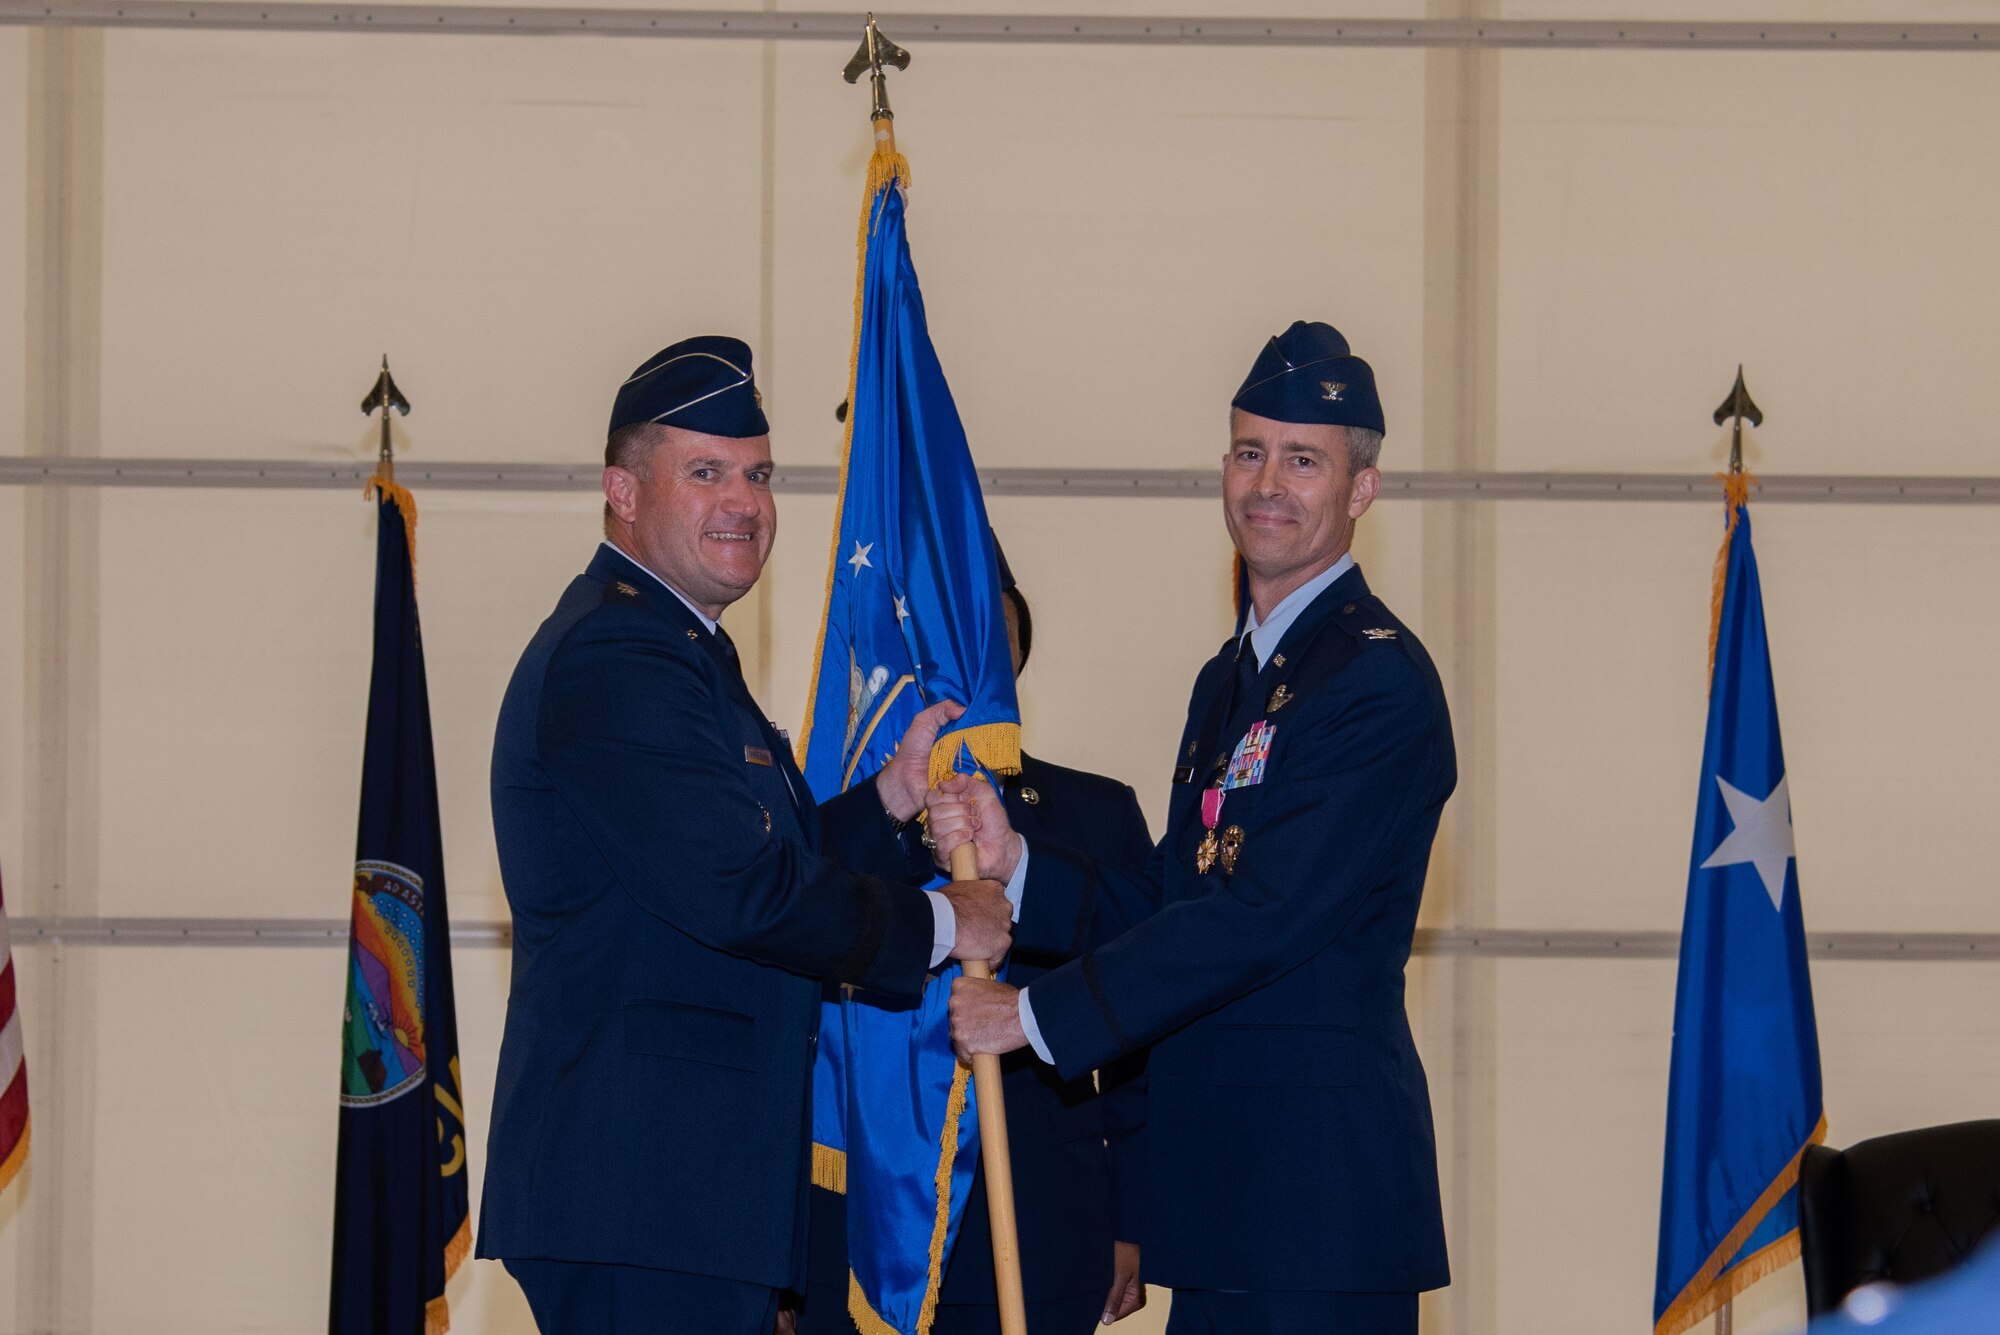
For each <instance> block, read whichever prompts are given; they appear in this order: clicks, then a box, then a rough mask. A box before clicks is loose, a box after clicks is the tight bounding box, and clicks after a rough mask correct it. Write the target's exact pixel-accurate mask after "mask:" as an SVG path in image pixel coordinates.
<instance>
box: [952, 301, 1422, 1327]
mask: <svg viewBox="0 0 2000 1335" xmlns="http://www.w3.org/2000/svg"><path fill="white" fill-rule="evenodd" d="M1382 432H1383V418H1382V408H1381V403H1380V400H1379V399H1378V398H1377V396H1376V391H1375V381H1374V374H1373V372H1372V371H1371V369H1370V368H1369V366H1368V364H1367V363H1366V362H1365V361H1363V360H1362V359H1361V358H1359V357H1356V356H1354V355H1352V353H1351V352H1350V351H1349V348H1348V345H1347V342H1346V340H1345V339H1343V338H1342V337H1341V336H1340V334H1339V333H1338V331H1336V330H1334V329H1333V328H1332V327H1330V326H1328V325H1325V324H1318V323H1313V324H1308V323H1305V322H1300V323H1296V324H1294V325H1293V326H1292V327H1291V328H1290V329H1288V330H1286V331H1285V332H1284V333H1283V334H1281V335H1279V336H1277V337H1275V338H1273V339H1271V340H1270V342H1269V343H1268V344H1267V345H1266V346H1265V348H1264V350H1263V351H1262V353H1261V354H1260V355H1259V356H1258V358H1257V361H1256V364H1255V365H1254V366H1253V367H1252V368H1251V371H1250V374H1249V376H1248V377H1247V378H1246V379H1245V381H1244V383H1243V386H1242V388H1241V389H1239V390H1238V391H1237V394H1236V397H1235V399H1234V401H1233V403H1232V405H1231V413H1230V445H1229V449H1228V451H1227V453H1226V454H1225V455H1224V457H1223V473H1222V479H1223V517H1224V521H1225V522H1226V524H1227V525H1228V528H1229V533H1230V536H1231V538H1232V539H1233V540H1234V541H1235V544H1236V549H1237V551H1238V553H1239V554H1240V555H1241V557H1242V562H1243V567H1244V572H1245V574H1246V576H1247V578H1248V595H1249V596H1248V598H1247V600H1246V603H1247V605H1246V608H1245V617H1244V624H1243V626H1242V629H1241V630H1240V632H1239V634H1238V635H1236V636H1234V637H1232V638H1231V639H1230V640H1229V641H1228V642H1226V643H1225V644H1224V645H1223V647H1222V649H1221V651H1220V652H1219V653H1218V654H1217V655H1216V656H1215V657H1214V658H1213V659H1212V660H1210V661H1209V663H1208V664H1207V665H1206V666H1205V667H1204V668H1203V669H1202V671H1201V674H1200V676H1199V677H1198V678H1197V679H1196V681H1195V686H1194V693H1193V697H1192V699H1191V700H1190V702H1189V707H1188V716H1187V721H1186V723H1185V725H1184V726H1183V729H1182V732H1181V737H1180V743H1179V747H1178V749H1177V751H1176V768H1175V770H1174V772H1173V787H1172V792H1171V795H1170V799H1169V806H1168V812H1167V828H1166V833H1165V836H1164V837H1163V838H1162V839H1161V840H1160V842H1159V844H1158V845H1157V846H1156V847H1155V849H1154V850H1153V855H1152V858H1151V860H1150V862H1149V863H1148V865H1147V867H1146V869H1145V870H1144V871H1143V872H1138V873H1134V872H1132V871H1129V870H1126V869H1122V868H1120V867H1119V866H1117V865H1115V864H1110V863H1092V862H1090V861H1088V860H1086V859H1083V858H1079V857H1077V856H1075V855H1074V854H1072V853H1070V852H1068V851H1066V850H1064V849H1063V848H1061V847H1060V846H1058V845H1055V844H1053V843H1048V842H1045V841H1042V840H1038V839H1029V840H1023V839H1022V838H1021V837H1020V836H1019V835H1017V834H1015V833H1014V831H1013V830H1012V829H1010V828H1009V825H1008V822H1007V819H1006V815H1005V812H1004V811H1003V809H1002V808H1001V806H1000V805H999V803H998V801H997V800H996V799H995V797H994V795H993V794H992V792H991V791H990V789H988V788H987V787H986V785H984V784H981V783H976V782H969V781H965V780H954V781H951V782H949V783H948V784H947V785H946V791H945V792H944V793H942V794H936V795H933V797H932V800H931V803H930V824H931V829H932V832H933V834H934V836H935V838H936V839H937V841H938V843H939V846H940V848H941V849H946V850H949V849H950V848H951V847H953V846H954V845H956V844H959V843H963V842H964V841H965V840H967V839H968V838H971V839H972V840H973V841H974V843H975V844H976V846H977V848H978V851H979V864H980V873H981V874H982V875H985V876H991V877H995V878H997V879H1000V880H1002V881H1005V880H1008V879H1009V878H1011V877H1012V876H1014V875H1015V873H1016V871H1017V870H1018V869H1019V863H1020V860H1021V859H1022V858H1026V859H1027V863H1028V865H1027V868H1026V873H1025V878H1024V885H1025V891H1024V894H1023V898H1022V905H1023V913H1024V915H1025V913H1026V912H1027V911H1028V907H1029V906H1031V905H1033V904H1034V903H1035V901H1036V898H1037V897H1038V896H1047V897H1049V898H1051V899H1055V900H1060V901H1074V900H1076V899H1078V898H1080V897H1081V898H1085V899H1087V898H1088V897H1089V896H1090V895H1091V894H1103V895H1111V896H1115V897H1116V898H1118V899H1120V900H1127V901H1129V900H1132V899H1135V898H1136V899H1144V898H1148V897H1152V898H1156V899H1157V901H1158V902H1160V903H1161V905H1162V907H1161V908H1160V909H1159V911H1158V912H1157V913H1154V914H1153V915H1152V916H1150V917H1148V918H1146V919H1145V920H1144V921H1141V922H1140V923H1138V925H1136V926H1135V927H1133V928H1132V929H1131V930H1130V931H1127V932H1125V933H1124V934H1123V935H1121V936H1119V937H1117V938H1116V939H1115V940H1112V941H1110V942H1108V943H1105V944H1099V945H1093V946H1092V947H1091V948H1089V949H1086V950H1085V951H1084V952H1083V953H1082V954H1081V955H1080V956H1079V957H1078V958H1077V959H1076V960H1075V961H1073V962H1072V963H1069V964H1066V965H1064V966H1062V967H1061V968H1058V969H1055V970H1053V971H1051V972H1049V973H1047V974H1044V975H1042V976H1040V977H1038V978H1036V979H1034V980H1033V981H1032V983H1031V984H1030V986H1028V987H1027V988H1026V989H1025V990H1017V989H1015V988H1013V987H1009V986H1007V985H1005V984H1002V983H997V982H990V981H979V980H972V979H960V980H958V981H957V983H956V984H955V988H954V994H953V998H952V1021H953V1035H954V1038H955V1040H956V1041H957V1043H958V1045H959V1047H960V1049H961V1051H962V1052H963V1053H972V1052H1010V1051H1013V1050H1015V1049H1018V1048H1022V1047H1032V1049H1033V1050H1034V1052H1035V1054H1036V1055H1037V1056H1038V1057H1039V1058H1040V1059H1041V1060H1042V1061H1044V1062H1048V1063H1050V1064H1051V1065H1053V1066H1054V1068H1055V1069H1056V1071H1057V1072H1058V1073H1059V1074H1060V1075H1062V1076H1064V1077H1066V1078H1067V1077H1074V1076H1076V1075H1078V1074H1081V1073H1083V1072H1086V1071H1089V1070H1091V1069H1092V1068H1095V1067H1102V1066H1105V1065H1106V1064H1108V1063H1111V1062H1113V1061H1115V1060H1116V1059H1117V1058H1118V1057H1119V1056H1120V1055H1121V1054H1124V1053H1128V1052H1132V1051H1135V1050H1137V1049H1139V1048H1141V1047H1142V1046H1144V1045H1146V1044H1152V1045H1153V1046H1152V1055H1151V1057H1150V1060H1149V1064H1148V1078H1149V1083H1150V1097H1149V1104H1148V1110H1147V1129H1146V1142H1145V1144H1146V1149H1145V1167H1144V1179H1145V1190H1146V1193H1147V1211H1146V1216H1145V1218H1146V1225H1147V1227H1146V1229H1145V1231H1144V1235H1143V1236H1142V1237H1141V1238H1140V1239H1138V1241H1140V1242H1142V1243H1143V1245H1144V1253H1145V1263H1146V1278H1147V1280H1148V1281H1149V1282H1152V1283H1155V1284H1163V1285H1166V1286H1169V1287H1171V1288H1172V1289H1173V1290H1174V1301H1173V1308H1172V1311H1171V1314H1170V1317H1169V1320H1168V1326H1167V1329H1168V1331H1169V1335H1206V1333H1208V1332H1214V1333H1216V1335H1222V1333H1223V1332H1229V1333H1231V1335H1238V1333H1240V1335H1252V1333H1261V1332H1279V1331H1288V1332H1290V1331H1302V1330H1312V1331H1321V1332H1333V1333H1335V1335H1413V1332H1414V1331H1415V1330H1416V1328H1417V1294H1418V1293H1419V1292H1421V1291H1424V1290H1427V1289H1434V1288H1439V1287H1442V1286H1443V1285H1444V1284H1446V1283H1448V1282H1449V1275H1448V1269H1447V1264H1446V1258H1445V1241H1444V1226H1443V1217H1442V1210H1441V1208H1440V1204H1439V1196H1438V1180H1437V1151H1436V1142H1435V1136H1434V1133H1433V1130H1432V1124H1431V1109H1430V1095H1429V1089H1428V1086H1427V1084H1426V1082H1425V1079H1424V1071H1423V1066H1422V1064H1421V1063H1420V1062H1419V1060H1418V1058H1417V1052H1416V1048H1415V1045H1414V1044H1413V1042H1412V1040H1411V1035H1410V1028H1409V1021H1408V1018H1407V1016H1406V1014H1405V1012H1404V1005H1403V969H1404V965H1405V963H1406V961H1407V960H1408V957H1409V953H1410V944H1411V938H1412V936H1413V934H1414V932H1415V927H1416V919H1417V908H1418V903H1419V901H1420V899H1421V897H1422V894H1423V884H1424V873H1425V868H1426V865H1427V863H1428V861H1429V857H1430V849H1431V843H1432V840H1433V838H1434V837H1435V835H1436V833H1437V825H1438V818H1439V814H1440V812H1441V811H1442V809H1443V806H1444V803H1445V799H1446V798H1447V797H1449V796H1450V794H1451V791H1452V788H1453V785H1454V784H1455V782H1456V774H1457V770H1456V758H1455V752H1454V748H1453V744H1452V736H1451V725H1450V719H1449V717H1448V715H1447V712H1446V707H1445V698H1444V691H1443V688H1442V686H1441V685H1440V683H1439V681H1438V676H1437V672H1436V669H1435V668H1434V667H1433V666H1432V664H1431V661H1430V658H1429V656H1428V655H1427V654H1426V653H1425V652H1424V649H1423V646H1422V645H1421V644H1419V643H1418V642H1417V639H1416V637H1415V636H1414V635H1412V634H1411V633H1410V631H1409V629H1408V628H1407V627H1406V626H1404V625H1403V624H1402V623H1401V622H1399V621H1398V620H1397V619H1396V618H1395V617H1394V615H1392V614H1391V613H1390V612H1389V610H1388V608H1386V607H1385V606H1383V604H1382V602H1381V600H1380V599H1378V598H1376V597H1375V596H1374V595H1373V594H1371V593H1370V592H1369V590H1368V585H1367V583H1366V581H1365V580H1364V579H1363V578H1362V574H1361V570H1360V569H1359V567H1357V566H1356V565H1355V563H1354V559H1353V557H1352V555H1351V554H1350V552H1349V549H1350V547H1351V545H1352V542H1353V536H1354V527H1355V523H1356V521H1358V520H1359V519H1360V518H1361V516H1362V515H1363V514H1364V513H1366V511H1367V510H1368V507H1369V505H1370V504H1371V503H1372V502H1373V501H1374V499H1375V496H1376V493H1377V491H1378V490H1379V488H1380V486H1381V474H1380V473H1379V472H1378V471H1377V470H1376V467H1375V462H1376V456H1377V453H1378V451H1379V449H1380V445H1381V440H1382Z"/></svg>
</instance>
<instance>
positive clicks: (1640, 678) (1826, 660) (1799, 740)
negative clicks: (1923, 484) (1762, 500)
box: [1498, 504, 2000, 931]
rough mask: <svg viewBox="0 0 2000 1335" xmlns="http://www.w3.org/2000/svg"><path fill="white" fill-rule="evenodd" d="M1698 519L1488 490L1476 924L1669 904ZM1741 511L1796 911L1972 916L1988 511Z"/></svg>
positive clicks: (1988, 621) (1685, 850) (1992, 718)
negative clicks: (1782, 786) (1494, 848)
mask: <svg viewBox="0 0 2000 1335" xmlns="http://www.w3.org/2000/svg"><path fill="white" fill-rule="evenodd" d="M1720 520H1721V513H1720V506H1717V507H1716V508H1715V509H1713V510H1711V509H1707V508H1704V507H1695V506H1665V505H1663V506H1658V507H1654V506H1638V505H1616V506H1609V505H1589V504H1565V505H1544V504H1508V505H1503V506H1501V507H1500V513H1499V519H1498V522H1499V525H1500V535H1501V537H1500V555H1501V560H1500V574H1499V578H1500V607H1501V609H1502V616H1501V619H1500V622H1499V626H1500V630H1499V634H1500V653H1499V663H1500V672H1501V681H1500V718H1499V747H1500V755H1499V787H1500V792H1499V796H1498V800H1499V803H1500V833H1499V853H1500V905H1501V914H1500V918H1501V922H1502V924H1504V925H1510V926H1522V927H1528V926H1534V927H1555V928H1606V927H1611V928H1616V927H1629V928H1673V927H1675V926H1677V925H1678V924H1679V922H1680V918H1681V909H1682V904H1683V901H1684V898H1685V894H1686V884H1687V865H1688V854H1689V840H1690V839H1691V837H1692V834H1693V828H1694V807H1695V799H1696V796H1697V794H1696V791H1695V785H1696V783H1697V782H1698V779H1699V768H1700V760H1701V746H1702V737H1703V730H1704V728H1705V723H1706V709H1707V704H1706V698H1707V689H1706V687H1707V682H1706V673H1707V664H1706V659H1707V637H1708V622H1709V598H1710V588H1711V583H1710V579H1711V569H1712V562H1713V559H1714V551H1715V547H1716V545H1717V543H1718V541H1719V538H1720V536H1721V535H1720ZM1754 520H1755V526H1756V527H1755V532H1756V537H1757V554H1758V559H1759V565H1760V569H1761V573H1762V579H1763V589H1764V599H1765V610H1766V615H1767V622H1768V628H1769V632H1770V636H1771V642H1772V656H1773V663H1774V670H1775V673H1776V679H1777V689H1778V707H1779V717H1780V720H1781V723H1782V727H1783V731H1784V743H1785V755H1786V763H1787V766H1788V768H1789V772H1790V775H1791V778H1792V785H1791V791H1792V802H1793V813H1794V819H1795V822H1796V828H1797V831H1798V840H1799V850H1800V864H1799V865H1800V868H1801V871H1802V874H1803V877H1804V888H1803V893H1804V896H1805V900H1804V902H1805V905H1806V923H1807V926H1808V928H1809V929H1812V930H1818V931H1992V930H1995V929H1996V927H2000V908H1996V905H1995V903H1994V901H1993V897H1992V895H1991V894H1990V893H1989V892H1988V889H1987V885H1988V882H1989V880H1990V877H1989V875H1988V869H1990V868H1991V866H1992V865H1993V862H1994V859H1995V858H1996V856H2000V844H1996V839H2000V835H1996V834H1995V832H1994V830H1993V828H1992V822H1991V821H1990V820H1988V819H1986V818H1985V813H1988V812H1990V811H1991V810H1992V808H1993V805H1994V802H1995V800H1996V798H2000V788H1996V780H1995V779H1994V776H1993V774H1992V771H1991V765H1990V764H1989V763H1988V758H1989V757H1990V756H1991V754H1992V749H1993V747H1994V745H1995V744H1996V742H2000V703H1996V702H1995V701H1994V700H1993V699H1992V697H1991V692H1990V691H1988V690H1986V689H1985V686H1984V684H1983V683H1984V675H1985V670H1984V664H1986V663H1987V662H1988V661H1989V660H1990V659H1991V656H1992V650H1991V647H1990V645H1989V644H1988V639H1989V637H1990V634H1991V630H1990V628H1991V626H1992V625H1993V624H1994V623H1995V621H1996V619H2000V601H1996V599H2000V595H1996V594H1995V593H1994V591H1993V590H1992V588H1991V587H1990V583H1991V581H1990V580H1989V579H1988V578H1987V577H1986V575H1985V573H1984V572H1986V571H1989V570H1991V569H1993V568H1994V565H1995V562H1996V561H2000V525H1996V524H1995V523H1994V521H1993V518H1992V516H1990V515H1988V514H1987V513H1985V512H1984V511H1982V510H1973V509H1966V510H1916V509H1893V508H1888V507H1818V506H1797V505H1792V506H1780V505H1765V506H1761V507H1756V509H1755V514H1754ZM1916 627H1921V628H1922V629H1921V632H1918V631H1916V630H1915V629H1913V628H1916ZM1898 628H1911V629H1898Z"/></svg>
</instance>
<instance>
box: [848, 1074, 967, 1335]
mask: <svg viewBox="0 0 2000 1335" xmlns="http://www.w3.org/2000/svg"><path fill="white" fill-rule="evenodd" d="M971 1079H972V1068H970V1067H968V1066H960V1067H959V1068H958V1070H957V1071H956V1072H954V1073H953V1075H952V1077H951V1097H950V1098H949V1099H948V1100H947V1101H946V1103H945V1110H944V1135H943V1136H942V1137H941V1142H942V1143H941V1146H940V1153H939V1155H938V1170H937V1218H936V1220H935V1221H934V1222H933V1223H932V1225H931V1270H930V1279H929V1281H928V1282H926V1283H925V1285H924V1301H923V1306H921V1307H920V1308H918V1309H917V1335H930V1330H931V1325H932V1323H933V1322H935V1321H936V1320H937V1304H938V1286H939V1285H940V1284H941V1283H942V1282H943V1279H944V1240H945V1235H946V1234H947V1233H949V1232H950V1231H951V1168H952V1164H953V1163H954V1162H956V1161H957V1158H958V1128H959V1124H960V1123H961V1122H962V1121H964V1120H965V1105H966V1101H967V1099H966V1091H967V1090H968V1089H969V1088H970V1082H971ZM824 1148H825V1147H824V1146H822V1145H815V1146H813V1157H814V1167H815V1170H816V1169H817V1166H818V1157H819V1151H820V1150H822V1149H824ZM827 1152H828V1153H829V1154H831V1153H835V1152H836V1151H832V1150H828V1151H827ZM846 1171H847V1166H846V1164H845V1163H844V1162H843V1163H842V1165H841V1174H842V1183H843V1185H844V1184H845V1181H846ZM847 1315H848V1316H849V1317H851V1318H853V1321H854V1325H855V1327H856V1329H858V1330H859V1331H860V1332H861V1335H900V1332H898V1331H897V1330H896V1328H895V1327H894V1326H892V1325H890V1324H889V1323H888V1322H887V1321H885V1320H883V1319H882V1315H881V1313H879V1312H877V1311H876V1310H875V1309H874V1308H873V1307H871V1306H869V1304H868V1295H867V1294H866V1293H864V1292H862V1289H861V1280H860V1278H859V1277H857V1276H856V1275H855V1273H854V1272H853V1271H852V1270H850V1271H848V1272H847Z"/></svg>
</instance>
